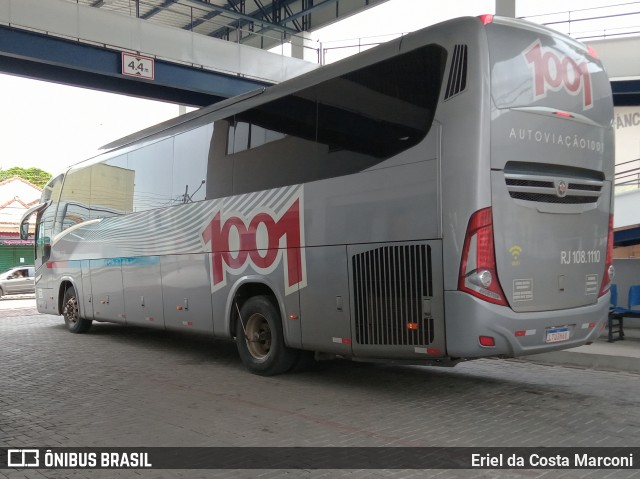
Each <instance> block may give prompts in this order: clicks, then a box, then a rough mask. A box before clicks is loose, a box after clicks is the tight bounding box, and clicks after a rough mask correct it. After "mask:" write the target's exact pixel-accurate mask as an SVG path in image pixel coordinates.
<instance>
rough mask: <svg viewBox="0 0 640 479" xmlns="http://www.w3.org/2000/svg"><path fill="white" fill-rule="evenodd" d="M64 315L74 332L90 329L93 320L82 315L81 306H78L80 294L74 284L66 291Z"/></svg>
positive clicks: (70, 329) (63, 305)
mask: <svg viewBox="0 0 640 479" xmlns="http://www.w3.org/2000/svg"><path fill="white" fill-rule="evenodd" d="M62 316H63V317H64V322H65V324H66V325H67V329H68V330H69V331H71V332H72V333H76V334H81V333H86V332H87V331H89V328H90V327H91V323H92V321H91V320H90V319H84V318H81V317H80V307H79V306H78V296H77V295H76V290H75V289H74V288H73V286H70V287H69V288H67V290H66V291H65V292H64V300H63V303H62Z"/></svg>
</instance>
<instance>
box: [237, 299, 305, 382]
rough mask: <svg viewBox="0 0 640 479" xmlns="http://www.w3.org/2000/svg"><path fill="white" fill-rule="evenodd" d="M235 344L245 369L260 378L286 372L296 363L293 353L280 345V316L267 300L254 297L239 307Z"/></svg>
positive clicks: (294, 351) (281, 343)
mask: <svg viewBox="0 0 640 479" xmlns="http://www.w3.org/2000/svg"><path fill="white" fill-rule="evenodd" d="M245 332H246V334H245ZM236 344H237V346H238V353H239V354H240V359H242V362H243V363H244V365H245V366H246V368H247V369H248V370H249V371H250V372H252V373H253V374H258V375H260V376H273V375H275V374H281V373H284V372H287V371H289V370H290V369H291V368H292V367H293V366H294V364H295V363H296V361H297V359H298V355H297V351H296V350H295V349H291V348H288V347H287V346H286V345H285V344H284V334H283V333H282V320H281V318H280V313H279V312H278V310H277V309H276V308H275V306H274V305H273V303H272V302H271V301H270V300H269V298H268V297H267V296H254V297H252V298H249V299H248V300H247V301H246V302H245V303H244V304H243V305H242V308H241V310H240V318H239V319H238V321H237V322H236Z"/></svg>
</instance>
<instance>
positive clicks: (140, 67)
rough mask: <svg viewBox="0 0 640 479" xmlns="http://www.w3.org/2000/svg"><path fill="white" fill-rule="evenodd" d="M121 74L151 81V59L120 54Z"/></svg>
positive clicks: (152, 73)
mask: <svg viewBox="0 0 640 479" xmlns="http://www.w3.org/2000/svg"><path fill="white" fill-rule="evenodd" d="M122 74H123V75H129V76H132V77H138V78H145V79H147V80H153V75H154V72H153V58H149V57H143V56H140V55H133V54H131V53H124V52H122Z"/></svg>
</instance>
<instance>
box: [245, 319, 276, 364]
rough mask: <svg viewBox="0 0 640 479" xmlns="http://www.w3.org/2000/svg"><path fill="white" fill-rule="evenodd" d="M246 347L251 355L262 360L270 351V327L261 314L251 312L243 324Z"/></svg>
mask: <svg viewBox="0 0 640 479" xmlns="http://www.w3.org/2000/svg"><path fill="white" fill-rule="evenodd" d="M245 331H246V342H247V349H248V350H249V353H250V354H251V356H253V357H254V358H255V359H257V360H258V361H263V360H264V359H265V358H266V357H267V356H268V355H269V351H271V328H270V327H269V322H268V321H267V318H265V317H264V316H263V315H262V314H259V313H255V314H252V315H251V316H250V317H249V319H248V320H247V325H246V326H245Z"/></svg>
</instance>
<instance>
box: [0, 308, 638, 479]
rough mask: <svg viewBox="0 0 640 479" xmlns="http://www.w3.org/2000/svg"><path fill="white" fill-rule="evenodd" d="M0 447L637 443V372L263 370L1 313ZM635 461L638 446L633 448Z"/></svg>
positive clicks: (339, 364)
mask: <svg viewBox="0 0 640 479" xmlns="http://www.w3.org/2000/svg"><path fill="white" fill-rule="evenodd" d="M0 364H1V365H2V375H1V376H0V447H29V446H31V447H34V446H37V447H62V446H64V447H92V446H93V447H115V446H119V447H120V446H122V447H127V446H131V447H136V446H137V447H140V446H181V447H183V446H536V447H539V446H550V447H559V446H605V445H606V446H624V447H638V446H640V407H639V406H640V381H639V379H640V377H639V376H638V375H636V374H633V373H625V372H606V371H595V370H586V369H573V368H566V367H561V366H547V365H540V364H533V363H529V362H525V361H505V360H479V361H472V362H468V363H464V364H460V365H458V366H457V367H455V368H452V369H445V368H430V367H416V366H411V367H409V366H388V365H373V364H362V363H353V362H347V361H334V362H327V363H324V364H323V365H322V367H321V368H320V369H319V370H317V371H312V372H305V373H298V374H289V375H283V376H277V377H272V378H263V377H259V376H254V375H251V374H249V373H248V372H246V371H245V369H244V368H243V366H242V364H241V363H240V359H239V357H238V355H237V352H236V349H235V345H234V344H233V343H230V342H222V341H214V340H212V339H210V338H205V337H199V336H188V335H184V334H178V333H171V332H163V331H156V330H147V329H141V328H128V327H124V326H119V325H111V324H96V325H94V327H93V328H92V329H91V331H90V332H89V333H88V334H85V335H73V334H70V333H68V332H67V331H66V329H65V327H64V322H63V321H62V318H61V317H54V316H46V315H38V314H35V312H34V310H33V309H28V308H27V309H14V310H12V309H5V310H2V311H0ZM638 459H639V460H640V454H639V458H638ZM85 477H91V478H93V477H99V478H102V477H104V478H111V477H115V478H120V477H135V478H138V477H140V478H147V477H148V478H164V477H167V478H169V477H178V478H180V477H185V478H191V477H219V478H227V477H228V478H236V477H242V478H244V477H247V478H249V477H251V478H262V479H270V478H275V477H278V478H279V477H290V478H294V477H309V478H313V479H316V478H324V477H327V478H331V477H349V478H358V479H359V478H383V477H391V478H405V477H406V478H408V477H437V478H456V477H464V478H476V477H477V478H486V477H488V478H491V477H494V478H510V477H515V478H519V477H522V478H556V477H558V478H567V479H568V478H574V477H575V478H577V477H580V478H583V477H584V478H592V477H593V478H596V477H598V478H600V477H608V478H609V477H610V478H628V477H640V472H638V471H635V470H627V471H548V470H535V471H522V470H519V471H509V470H494V471H488V470H477V471H467V470H463V471H455V470H432V471H415V470H385V471H380V470H359V471H351V470H349V471H344V470H336V471H326V470H275V471H274V470H265V471H255V470H254V471H247V470H243V471H197V470H196V471H194V470H191V471H179V470H172V471H162V470H153V471H141V470H136V471H131V470H128V471H127V470H110V471H104V470H103V471H87V470H2V471H0V478H11V479H14V478H29V479H31V478H38V479H42V478H56V479H57V478H73V479H76V478H85Z"/></svg>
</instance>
